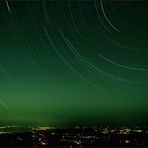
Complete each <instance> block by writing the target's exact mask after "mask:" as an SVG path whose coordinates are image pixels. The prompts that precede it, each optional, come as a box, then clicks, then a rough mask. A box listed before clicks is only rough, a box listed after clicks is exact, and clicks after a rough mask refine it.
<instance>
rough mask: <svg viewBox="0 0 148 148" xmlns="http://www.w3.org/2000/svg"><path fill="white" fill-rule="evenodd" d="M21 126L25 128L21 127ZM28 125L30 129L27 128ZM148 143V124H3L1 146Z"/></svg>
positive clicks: (146, 144) (91, 145)
mask: <svg viewBox="0 0 148 148" xmlns="http://www.w3.org/2000/svg"><path fill="white" fill-rule="evenodd" d="M20 129H21V131H19V130H20ZM26 129H27V130H26ZM2 146H3V147H10V146H14V147H18V146H19V147H24V146H26V147H99V146H100V147H102V146H105V147H107V146H123V147H124V146H144V147H147V146H148V129H147V128H139V127H135V128H125V127H120V128H109V127H99V128H97V127H92V128H88V127H71V128H50V127H36V128H31V127H27V128H26V127H17V126H7V127H5V126H4V127H1V132H0V147H2Z"/></svg>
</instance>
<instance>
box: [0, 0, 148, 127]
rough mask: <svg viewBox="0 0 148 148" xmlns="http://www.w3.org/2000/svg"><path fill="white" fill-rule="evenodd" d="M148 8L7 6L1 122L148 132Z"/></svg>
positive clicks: (0, 52)
mask: <svg viewBox="0 0 148 148" xmlns="http://www.w3.org/2000/svg"><path fill="white" fill-rule="evenodd" d="M147 7H148V2H147V1H122V0H121V1H112V0H111V1H108V0H91V1H89V0H75V1H74V0H63V1H61V0H56V1H54V0H53V1H50V0H49V1H44V0H42V1H9V0H5V1H0V20H1V23H0V120H1V123H3V122H4V123H10V124H11V123H16V124H19V123H21V124H23V123H28V124H30V123H33V124H39V125H56V126H60V125H79V124H80V125H81V124H82V125H91V126H93V125H100V124H121V125H122V124H123V125H126V124H135V123H136V124H142V125H145V124H147V115H148V112H147V111H148V110H147V108H148V42H147V39H148V38H147V33H148V28H147V26H148V19H147V18H148V9H147Z"/></svg>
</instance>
